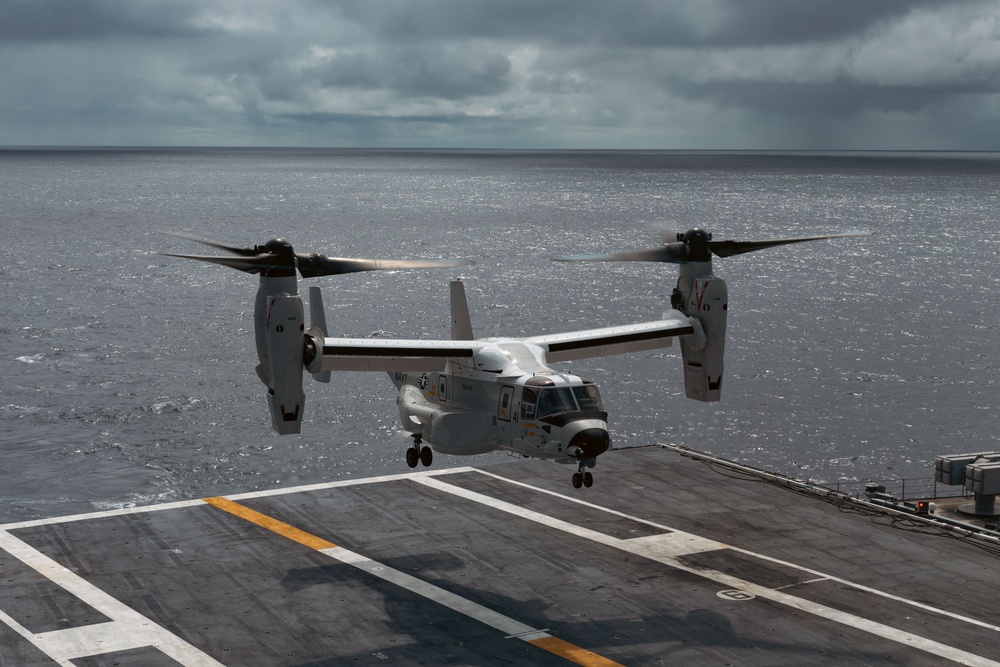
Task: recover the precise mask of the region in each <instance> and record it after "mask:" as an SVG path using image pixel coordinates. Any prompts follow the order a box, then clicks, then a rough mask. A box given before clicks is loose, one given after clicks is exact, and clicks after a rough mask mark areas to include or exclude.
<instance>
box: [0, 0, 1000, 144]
mask: <svg viewBox="0 0 1000 667" xmlns="http://www.w3.org/2000/svg"><path fill="white" fill-rule="evenodd" d="M0 58H2V63H3V65H2V67H0V145H8V146H9V145H144V146H150V145H197V146H233V145H241V146H389V147H498V148H661V149H670V148H707V149H727V148H731V149H755V148H760V149H886V150H896V149H910V150H921V149H931V150H952V149H954V150H1000V0H991V1H977V0H969V1H960V0H956V1H953V2H921V1H919V0H907V1H900V0H488V1H483V2H480V1H478V0H0Z"/></svg>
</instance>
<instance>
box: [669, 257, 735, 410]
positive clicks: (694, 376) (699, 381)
mask: <svg viewBox="0 0 1000 667" xmlns="http://www.w3.org/2000/svg"><path fill="white" fill-rule="evenodd" d="M689 266H691V265H690V264H689V265H685V266H684V267H683V268H688V267H689ZM683 268H682V272H681V277H680V279H679V280H678V281H677V288H678V290H677V291H678V292H679V295H678V296H679V299H678V301H679V303H675V304H674V307H675V308H677V307H678V306H679V310H682V311H683V312H684V313H685V314H687V316H688V317H689V318H691V323H692V325H694V327H695V333H694V334H692V335H690V336H683V337H682V338H681V356H682V357H683V359H684V391H685V393H686V394H687V397H688V398H693V399H695V400H697V401H705V402H709V401H718V400H720V398H721V397H722V370H723V358H724V356H725V350H726V317H727V314H728V310H729V290H728V288H727V287H726V281H725V280H723V279H721V278H716V277H715V276H713V275H711V270H709V271H708V272H707V273H706V274H703V275H700V276H697V277H695V276H691V275H685V272H684V271H683ZM699 325H700V326H699ZM699 328H700V331H699Z"/></svg>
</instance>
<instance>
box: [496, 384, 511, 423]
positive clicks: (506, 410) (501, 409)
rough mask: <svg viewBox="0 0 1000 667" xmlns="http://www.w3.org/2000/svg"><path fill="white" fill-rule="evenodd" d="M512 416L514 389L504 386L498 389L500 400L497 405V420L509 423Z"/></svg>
mask: <svg viewBox="0 0 1000 667" xmlns="http://www.w3.org/2000/svg"><path fill="white" fill-rule="evenodd" d="M513 414H514V387H511V386H510V385H504V386H503V387H501V388H500V400H499V402H498V403H497V420H499V421H502V422H509V421H510V419H511V416H512V415H513Z"/></svg>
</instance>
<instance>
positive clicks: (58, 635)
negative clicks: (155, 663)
mask: <svg viewBox="0 0 1000 667" xmlns="http://www.w3.org/2000/svg"><path fill="white" fill-rule="evenodd" d="M0 549H3V550H4V551H6V552H7V553H9V554H10V555H12V556H14V557H15V558H17V559H18V560H20V561H21V562H22V563H24V564H25V565H27V566H28V567H30V568H32V569H33V570H35V571H36V572H38V573H39V574H41V575H42V576H44V577H46V578H47V579H49V580H51V581H52V582H54V583H56V584H58V585H59V586H61V587H62V588H64V589H65V590H67V591H69V592H70V593H72V594H73V595H75V596H76V597H78V598H79V599H80V600H82V601H83V602H86V603H87V604H89V605H90V606H91V607H93V608H94V609H96V610H97V611H99V612H101V613H102V614H104V615H105V616H106V617H108V618H110V619H111V621H110V622H107V623H98V624H95V625H84V626H79V627H75V628H67V629H64V630H52V631H50V632H31V631H29V630H27V629H26V628H25V627H24V626H22V625H21V624H20V623H18V622H17V621H16V620H14V619H13V618H11V617H10V616H9V615H7V614H5V613H3V612H0V621H3V622H4V623H5V624H7V625H8V626H10V627H11V629H13V630H14V631H15V632H17V633H18V634H19V635H21V636H22V637H24V638H25V639H27V640H28V641H30V642H31V643H32V644H34V645H35V646H36V647H37V648H38V649H39V650H41V651H42V652H43V653H45V654H46V655H47V656H49V657H50V658H52V659H53V660H54V661H55V662H56V663H58V664H59V665H64V666H65V667H73V663H72V662H71V661H72V660H73V659H75V658H83V657H86V656H91V655H100V654H102V653H111V652H112V651H124V650H128V649H135V648H143V647H147V646H152V647H155V648H156V649H158V650H159V651H161V652H162V653H165V654H166V655H168V656H170V657H171V658H173V659H174V660H176V661H177V662H178V663H180V664H181V665H185V666H186V667H224V666H223V664H222V663H221V662H218V661H217V660H215V659H214V658H212V657H210V656H209V655H207V654H206V653H203V652H202V651H201V650H199V649H197V648H195V647H194V646H192V645H191V644H189V643H187V642H186V641H184V640H183V639H181V638H180V637H178V636H177V635H175V634H173V633H171V632H169V631H168V630H166V629H165V628H163V627H161V626H159V625H157V624H156V623H154V622H153V621H151V620H150V619H148V618H146V617H145V616H143V615H142V614H140V613H139V612H137V611H135V610H134V609H132V608H131V607H129V606H127V605H126V604H125V603H123V602H121V601H119V600H117V599H115V598H113V597H111V596H110V595H108V594H107V593H105V592H104V591H102V590H101V589H99V588H98V587H97V586H95V585H94V584H92V583H90V582H89V581H86V580H85V579H83V578H82V577H80V576H79V575H77V574H75V573H73V572H71V571H70V570H68V569H67V568H65V567H63V566H62V565H60V564H59V563H57V562H56V561H54V560H53V559H51V558H49V557H48V556H46V555H45V554H43V553H42V552H40V551H38V550H37V549H35V548H34V547H32V546H30V545H28V544H27V543H25V542H23V541H22V540H20V539H18V538H16V537H14V536H13V535H11V534H10V533H8V532H6V531H3V530H0Z"/></svg>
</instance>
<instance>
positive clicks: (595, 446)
mask: <svg viewBox="0 0 1000 667" xmlns="http://www.w3.org/2000/svg"><path fill="white" fill-rule="evenodd" d="M569 446H570V448H571V449H572V448H573V447H579V448H580V452H581V453H582V455H583V458H587V459H589V458H592V457H594V456H597V455H598V454H603V453H604V452H606V451H608V447H610V446H611V435H610V434H609V433H608V431H607V429H603V428H585V429H583V430H582V431H580V432H579V433H577V434H576V435H574V436H573V438H572V439H571V440H570V441H569Z"/></svg>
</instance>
